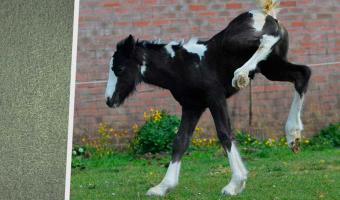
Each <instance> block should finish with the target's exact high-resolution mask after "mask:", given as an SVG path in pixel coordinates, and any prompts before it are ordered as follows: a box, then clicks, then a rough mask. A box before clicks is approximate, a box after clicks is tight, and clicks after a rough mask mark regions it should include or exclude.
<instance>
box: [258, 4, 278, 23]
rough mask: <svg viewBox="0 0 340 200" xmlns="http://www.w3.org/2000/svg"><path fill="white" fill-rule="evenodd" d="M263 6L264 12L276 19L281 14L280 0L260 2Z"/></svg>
mask: <svg viewBox="0 0 340 200" xmlns="http://www.w3.org/2000/svg"><path fill="white" fill-rule="evenodd" d="M258 1H259V2H260V4H261V6H262V9H263V12H265V13H266V14H267V15H271V16H272V17H274V18H275V19H276V17H277V14H278V13H279V12H280V8H279V4H280V0H258Z"/></svg>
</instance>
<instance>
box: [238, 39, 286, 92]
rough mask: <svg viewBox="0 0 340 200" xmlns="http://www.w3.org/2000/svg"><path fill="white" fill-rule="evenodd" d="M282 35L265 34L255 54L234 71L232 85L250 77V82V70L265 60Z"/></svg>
mask: <svg viewBox="0 0 340 200" xmlns="http://www.w3.org/2000/svg"><path fill="white" fill-rule="evenodd" d="M279 39H280V37H275V36H272V35H263V36H262V39H261V44H260V46H259V48H258V49H257V51H256V52H255V53H254V55H253V56H252V57H251V58H250V59H249V60H248V61H247V62H246V63H245V64H244V65H243V66H242V67H240V68H238V69H237V70H236V71H235V72H234V78H233V80H232V86H233V87H236V86H237V83H238V80H239V79H240V78H242V79H248V83H249V78H248V75H249V72H250V71H253V70H255V69H256V66H257V64H258V63H259V62H261V61H263V60H265V59H266V58H267V56H268V55H269V54H270V53H271V52H272V47H273V46H274V45H275V44H276V43H277V41H279ZM246 85H247V84H246ZM243 87H245V86H243V85H242V86H238V88H243Z"/></svg>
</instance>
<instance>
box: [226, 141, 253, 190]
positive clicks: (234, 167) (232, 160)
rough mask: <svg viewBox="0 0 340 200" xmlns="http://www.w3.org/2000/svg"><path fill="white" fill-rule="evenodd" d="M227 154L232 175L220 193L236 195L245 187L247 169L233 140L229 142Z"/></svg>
mask: <svg viewBox="0 0 340 200" xmlns="http://www.w3.org/2000/svg"><path fill="white" fill-rule="evenodd" d="M227 154H228V159H229V165H230V168H231V171H232V176H231V180H230V182H229V184H228V185H227V186H225V187H224V188H223V189H222V193H223V194H226V195H236V194H238V193H240V192H242V190H243V189H244V188H245V185H246V180H247V174H248V171H247V169H246V168H245V166H244V164H243V162H242V159H241V156H240V154H239V152H238V150H237V147H236V145H235V144H234V142H233V143H232V144H231V149H230V152H229V151H227Z"/></svg>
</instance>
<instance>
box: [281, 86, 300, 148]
mask: <svg viewBox="0 0 340 200" xmlns="http://www.w3.org/2000/svg"><path fill="white" fill-rule="evenodd" d="M303 100H304V96H303V95H302V97H301V96H300V94H299V93H298V92H296V91H295V94H294V97H293V102H292V105H291V107H290V111H289V114H288V120H287V122H286V126H285V132H286V137H287V143H288V145H289V146H290V147H291V143H292V142H294V141H295V139H297V138H299V139H301V131H302V130H303V124H302V121H301V110H302V105H303Z"/></svg>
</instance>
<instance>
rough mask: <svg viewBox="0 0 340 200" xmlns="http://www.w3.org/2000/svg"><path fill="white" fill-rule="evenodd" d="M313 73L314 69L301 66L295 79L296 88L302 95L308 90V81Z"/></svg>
mask: <svg viewBox="0 0 340 200" xmlns="http://www.w3.org/2000/svg"><path fill="white" fill-rule="evenodd" d="M311 75H312V70H311V69H310V68H309V67H307V66H303V65H302V66H300V69H299V73H298V76H297V78H296V80H295V89H296V91H298V93H299V94H300V95H303V94H304V93H306V91H307V87H308V82H309V79H310V77H311Z"/></svg>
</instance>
